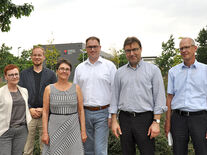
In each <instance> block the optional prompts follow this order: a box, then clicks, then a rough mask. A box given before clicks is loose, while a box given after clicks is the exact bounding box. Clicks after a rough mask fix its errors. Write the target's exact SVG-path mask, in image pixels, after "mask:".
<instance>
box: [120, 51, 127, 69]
mask: <svg viewBox="0 0 207 155" xmlns="http://www.w3.org/2000/svg"><path fill="white" fill-rule="evenodd" d="M127 63H128V60H127V58H126V54H125V52H124V50H123V49H122V50H119V67H121V66H123V65H125V64H127Z"/></svg>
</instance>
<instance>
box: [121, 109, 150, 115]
mask: <svg viewBox="0 0 207 155" xmlns="http://www.w3.org/2000/svg"><path fill="white" fill-rule="evenodd" d="M120 113H124V114H126V115H128V116H133V117H136V116H139V115H143V114H146V113H152V111H146V112H139V113H138V112H129V111H123V110H121V111H120Z"/></svg>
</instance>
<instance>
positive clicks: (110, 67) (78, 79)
mask: <svg viewBox="0 0 207 155" xmlns="http://www.w3.org/2000/svg"><path fill="white" fill-rule="evenodd" d="M86 51H87V54H88V59H87V60H86V61H84V62H82V63H81V64H79V65H78V66H77V67H76V70H75V76H74V83H76V84H78V85H79V86H80V87H81V90H82V93H83V102H84V109H85V119H86V133H87V140H86V142H85V143H84V150H85V155H107V145H108V133H109V128H108V127H109V125H110V123H111V118H109V112H108V107H109V105H110V102H111V96H112V88H113V83H114V76H115V73H116V67H115V65H114V64H113V63H112V62H111V61H109V60H106V59H103V58H101V57H100V52H101V46H100V40H99V38H97V37H89V38H88V39H86Z"/></svg>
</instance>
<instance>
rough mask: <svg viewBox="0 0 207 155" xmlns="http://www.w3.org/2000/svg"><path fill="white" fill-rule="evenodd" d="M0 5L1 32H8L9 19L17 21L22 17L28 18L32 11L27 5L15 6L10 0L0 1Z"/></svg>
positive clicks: (31, 7)
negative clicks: (14, 18)
mask: <svg viewBox="0 0 207 155" xmlns="http://www.w3.org/2000/svg"><path fill="white" fill-rule="evenodd" d="M0 3H1V5H0V29H1V31H2V32H8V31H9V30H10V24H11V18H12V17H13V16H14V17H16V18H17V19H19V18H21V17H22V16H29V15H30V13H31V12H32V11H33V10H34V7H33V6H32V5H30V4H28V3H24V5H15V4H14V3H12V2H11V0H1V2H0Z"/></svg>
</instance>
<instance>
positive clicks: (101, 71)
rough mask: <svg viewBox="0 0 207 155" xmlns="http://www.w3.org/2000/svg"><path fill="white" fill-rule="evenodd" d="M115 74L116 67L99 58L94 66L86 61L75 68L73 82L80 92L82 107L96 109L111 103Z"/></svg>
mask: <svg viewBox="0 0 207 155" xmlns="http://www.w3.org/2000/svg"><path fill="white" fill-rule="evenodd" d="M115 73H116V66H115V65H114V64H113V63H112V62H111V61H109V60H106V59H103V58H101V57H99V59H98V60H97V61H96V62H95V63H94V64H92V63H90V61H89V59H87V60H86V61H84V62H82V63H81V64H79V65H78V66H77V67H76V70H75V75H74V81H73V82H74V83H75V84H78V85H79V86H80V88H81V90H82V93H83V103H84V106H90V107H97V106H104V105H108V104H110V103H111V97H112V89H113V84H114V76H115Z"/></svg>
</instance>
